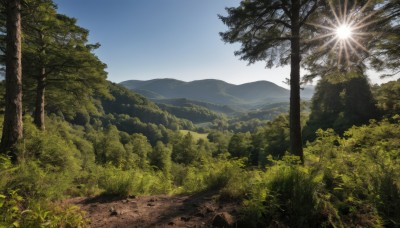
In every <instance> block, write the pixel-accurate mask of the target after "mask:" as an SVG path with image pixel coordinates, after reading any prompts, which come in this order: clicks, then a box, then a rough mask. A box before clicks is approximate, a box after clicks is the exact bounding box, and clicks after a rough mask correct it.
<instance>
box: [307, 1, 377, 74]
mask: <svg viewBox="0 0 400 228" xmlns="http://www.w3.org/2000/svg"><path fill="white" fill-rule="evenodd" d="M342 2H343V1H341V0H338V1H329V6H330V14H331V18H328V17H326V18H324V19H323V21H322V23H319V24H316V23H309V24H310V25H312V26H315V27H316V28H320V30H319V31H322V32H320V33H319V34H318V36H316V37H315V38H313V39H311V41H316V40H323V42H324V43H323V44H322V45H321V46H320V47H319V48H318V49H317V52H323V51H326V50H329V53H330V54H333V55H334V56H336V59H337V61H336V62H337V67H338V68H343V67H349V66H350V65H351V64H352V63H354V62H357V61H361V60H362V59H363V56H365V55H364V54H368V49H367V48H366V47H365V46H364V45H363V43H364V41H365V40H366V39H368V37H369V36H371V35H372V34H371V33H369V32H368V31H366V30H367V28H368V26H370V25H372V24H373V23H375V22H376V20H373V18H374V16H375V15H376V14H377V13H378V12H379V9H376V10H374V11H371V10H370V8H369V7H372V5H371V4H372V1H371V0H369V1H367V2H366V3H365V4H364V5H363V6H359V5H357V1H355V2H354V4H353V5H352V6H351V7H349V1H348V0H344V4H342ZM334 3H336V4H334ZM367 9H369V11H368V14H367V13H366V10H367Z"/></svg>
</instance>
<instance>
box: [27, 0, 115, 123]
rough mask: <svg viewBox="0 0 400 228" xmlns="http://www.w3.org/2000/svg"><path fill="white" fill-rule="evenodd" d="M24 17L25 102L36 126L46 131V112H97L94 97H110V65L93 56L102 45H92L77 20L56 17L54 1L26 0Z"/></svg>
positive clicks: (69, 114)
mask: <svg viewBox="0 0 400 228" xmlns="http://www.w3.org/2000/svg"><path fill="white" fill-rule="evenodd" d="M23 12H24V15H29V16H26V18H27V19H26V20H24V23H23V24H22V27H23V29H24V35H25V39H24V43H23V52H22V57H23V59H22V60H23V67H24V72H26V73H25V74H24V78H25V79H24V87H25V91H26V93H27V96H25V100H24V101H25V102H26V104H27V106H28V108H29V109H31V110H33V116H34V123H35V124H36V125H37V127H39V128H40V129H45V123H44V117H45V107H46V108H47V109H48V110H50V111H52V112H54V111H61V112H62V113H63V115H64V116H66V117H67V118H73V117H75V115H76V113H82V114H84V115H85V114H86V115H87V114H88V113H96V112H97V107H96V101H95V100H94V99H93V96H94V95H95V94H100V95H102V96H108V92H107V91H108V90H107V83H106V77H107V74H106V72H105V68H106V65H105V64H104V63H102V62H101V61H100V60H99V59H98V58H97V57H96V56H95V55H94V54H93V53H92V51H93V50H94V49H96V48H98V47H99V45H98V44H88V40H87V37H88V33H89V32H88V31H87V30H86V29H84V28H81V27H79V26H77V25H76V20H75V19H73V18H69V17H67V16H65V15H60V14H57V11H56V7H55V5H54V3H53V2H52V1H51V0H40V1H38V0H35V1H32V0H27V1H26V4H25V7H24V11H23ZM46 90H47V95H46V97H48V98H49V99H47V100H48V102H47V104H46V103H45V91H46ZM32 98H34V99H32ZM97 103H98V102H97ZM71 106H74V107H75V108H74V109H71V108H70V107H71Z"/></svg>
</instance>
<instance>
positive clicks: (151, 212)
mask: <svg viewBox="0 0 400 228" xmlns="http://www.w3.org/2000/svg"><path fill="white" fill-rule="evenodd" d="M68 203H70V204H75V205H78V206H79V207H81V209H82V210H84V211H86V215H87V218H88V219H89V220H90V224H89V227H96V228H97V227H107V228H108V227H140V228H143V227H230V226H231V227H234V226H236V221H237V216H238V209H239V204H238V203H235V202H227V201H224V202H222V201H220V200H218V196H217V195H216V194H215V193H213V192H205V193H198V194H193V195H177V196H167V195H160V196H139V197H135V196H131V197H128V198H115V197H105V196H101V197H96V198H73V199H70V200H69V202H68Z"/></svg>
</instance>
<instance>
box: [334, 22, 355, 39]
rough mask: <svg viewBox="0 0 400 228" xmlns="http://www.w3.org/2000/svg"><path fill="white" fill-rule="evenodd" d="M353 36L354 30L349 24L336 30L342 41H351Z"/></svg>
mask: <svg viewBox="0 0 400 228" xmlns="http://www.w3.org/2000/svg"><path fill="white" fill-rule="evenodd" d="M351 35H352V28H351V27H350V25H348V24H342V25H340V26H339V27H337V28H336V36H337V38H339V39H341V40H346V39H349V38H350V37H351Z"/></svg>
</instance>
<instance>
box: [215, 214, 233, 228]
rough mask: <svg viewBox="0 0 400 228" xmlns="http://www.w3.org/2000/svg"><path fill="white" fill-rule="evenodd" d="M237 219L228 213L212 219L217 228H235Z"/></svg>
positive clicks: (217, 215)
mask: <svg viewBox="0 0 400 228" xmlns="http://www.w3.org/2000/svg"><path fill="white" fill-rule="evenodd" d="M234 224H235V218H234V217H233V216H232V215H230V214H229V213H228V212H222V213H218V214H216V215H215V216H214V218H213V219H212V225H213V226H216V227H233V225H234Z"/></svg>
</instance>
